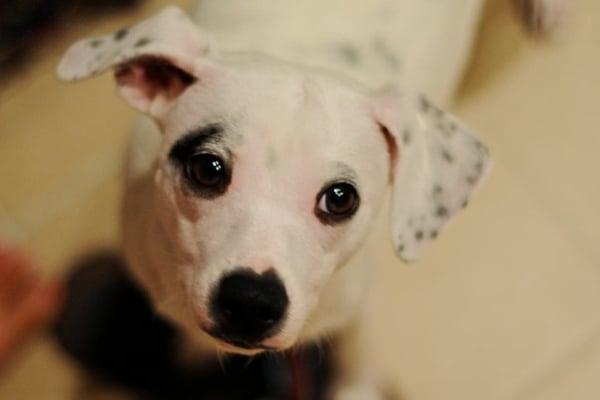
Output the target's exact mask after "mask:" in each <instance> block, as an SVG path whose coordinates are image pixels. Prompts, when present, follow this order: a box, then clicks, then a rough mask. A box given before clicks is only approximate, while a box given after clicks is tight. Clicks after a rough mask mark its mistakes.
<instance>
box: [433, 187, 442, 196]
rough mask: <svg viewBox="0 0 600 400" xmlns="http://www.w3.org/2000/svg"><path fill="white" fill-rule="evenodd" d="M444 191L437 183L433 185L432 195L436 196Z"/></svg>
mask: <svg viewBox="0 0 600 400" xmlns="http://www.w3.org/2000/svg"><path fill="white" fill-rule="evenodd" d="M443 192H444V188H443V187H442V186H441V185H439V184H435V185H433V195H434V196H438V195H440V194H442V193H443Z"/></svg>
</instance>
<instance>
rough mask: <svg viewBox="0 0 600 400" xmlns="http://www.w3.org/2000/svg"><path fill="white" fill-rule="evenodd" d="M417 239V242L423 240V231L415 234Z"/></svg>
mask: <svg viewBox="0 0 600 400" xmlns="http://www.w3.org/2000/svg"><path fill="white" fill-rule="evenodd" d="M415 239H417V241H421V240H423V231H416V232H415Z"/></svg>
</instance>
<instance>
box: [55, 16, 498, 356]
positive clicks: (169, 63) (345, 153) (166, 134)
mask: <svg viewBox="0 0 600 400" xmlns="http://www.w3.org/2000/svg"><path fill="white" fill-rule="evenodd" d="M110 67H113V68H115V70H116V73H115V76H116V79H117V83H118V86H119V89H120V92H121V94H122V96H123V97H124V98H125V99H126V100H127V101H128V102H129V103H130V104H131V105H133V106H134V107H136V108H138V109H140V110H142V111H143V112H145V113H146V114H148V115H150V116H151V117H153V118H154V119H155V120H156V121H157V123H158V125H159V126H160V128H161V131H162V134H163V141H162V150H161V152H160V155H159V157H158V160H157V163H156V166H155V169H154V195H153V201H152V202H149V203H152V204H153V212H154V213H155V225H156V226H155V227H154V229H155V230H156V232H155V234H154V235H153V236H152V237H153V240H158V241H160V242H161V243H160V246H161V247H163V248H165V249H168V251H166V252H165V253H166V254H165V255H164V257H162V258H161V262H160V264H161V265H160V269H158V270H156V269H154V270H153V271H151V272H150V271H149V272H148V277H146V279H142V280H145V281H146V282H145V283H146V286H147V288H148V289H149V291H150V294H151V296H152V297H153V300H154V301H155V302H156V303H157V305H160V309H161V311H162V312H164V313H166V314H167V315H169V316H170V317H171V318H172V319H174V320H176V321H179V322H180V323H181V324H182V325H184V326H185V327H187V328H188V330H190V329H191V330H194V329H195V330H196V331H198V332H202V334H203V335H204V334H207V335H209V336H211V337H212V338H214V339H215V340H216V341H217V343H218V344H219V346H220V347H222V348H224V349H226V350H229V351H234V352H241V353H252V352H256V351H260V350H264V349H274V350H279V349H285V348H288V347H290V346H291V345H293V344H294V343H295V342H296V341H297V340H298V339H299V338H300V337H301V335H302V333H303V331H304V330H305V329H306V328H307V324H310V320H311V318H312V316H313V315H314V313H315V310H316V309H317V308H318V306H319V300H320V298H321V295H322V291H323V290H324V288H325V287H326V285H328V283H329V282H330V280H331V279H332V276H334V274H335V271H336V270H337V269H339V268H342V267H343V265H344V263H345V262H346V261H347V260H348V259H349V257H351V256H352V254H353V253H354V252H355V251H356V250H357V249H358V248H359V247H360V244H361V242H362V241H363V238H364V237H365V235H366V234H367V232H368V230H369V226H370V222H371V221H372V220H373V219H374V218H375V215H376V213H377V212H378V211H379V208H380V206H381V203H382V201H383V199H384V195H385V193H386V191H387V187H388V186H389V184H390V183H391V184H392V186H393V201H392V203H393V211H392V219H393V224H392V231H393V239H394V244H395V246H396V250H397V252H398V254H399V255H400V256H401V257H402V258H404V259H413V258H414V257H415V256H416V253H417V250H418V249H419V248H420V247H421V246H422V244H423V243H425V242H427V241H429V240H431V239H433V238H435V237H436V236H437V234H438V231H439V229H440V228H441V227H442V226H443V225H444V224H445V223H446V222H447V221H448V220H449V218H450V216H451V215H453V214H454V213H455V212H456V211H458V210H459V209H461V208H463V207H464V205H465V204H466V201H467V200H468V196H469V194H470V192H471V191H472V189H473V187H474V186H475V184H476V183H477V181H478V180H479V178H480V177H481V175H482V174H483V173H484V171H485V169H486V165H487V162H486V161H487V152H486V151H485V149H484V148H483V146H482V145H481V144H480V143H479V142H478V141H477V140H475V139H473V138H472V137H471V136H470V135H469V134H468V133H467V132H466V129H465V128H464V126H463V125H462V124H460V123H459V122H458V121H457V120H456V119H454V118H453V117H451V116H449V115H447V114H446V113H444V112H442V111H441V110H439V109H437V108H436V107H434V106H433V105H431V104H430V103H429V102H428V101H427V100H425V99H424V98H422V97H418V96H410V95H407V94H403V95H402V94H398V93H393V92H388V93H386V94H377V95H374V94H369V93H366V92H364V91H362V90H361V89H358V88H357V87H355V86H353V85H351V84H348V83H345V82H343V81H342V80H340V79H337V78H333V77H331V76H328V75H327V74H325V73H322V72H320V71H315V70H309V69H306V68H300V67H294V66H290V65H286V64H284V63H281V62H277V61H273V60H270V59H266V58H259V57H252V56H238V57H219V56H216V55H215V54H214V50H213V49H212V47H211V45H210V44H209V42H207V41H206V39H205V37H204V36H203V35H202V34H201V33H200V32H199V31H198V30H197V28H195V27H194V26H193V25H192V24H191V23H190V22H189V20H187V18H186V17H185V16H184V15H183V14H182V13H181V12H180V11H179V10H177V9H173V8H169V9H167V10H166V11H164V12H162V13H161V14H158V15H157V16H155V17H154V18H152V19H150V20H148V21H145V22H143V23H142V24H140V25H138V26H136V27H134V28H132V29H130V30H128V31H119V32H117V33H116V34H114V35H112V36H106V37H102V38H97V39H91V40H86V41H83V42H80V43H78V44H76V45H75V46H74V47H73V48H72V49H71V50H70V51H69V53H68V54H67V55H66V56H65V59H64V60H63V63H62V64H61V66H60V69H59V73H60V74H61V76H62V77H64V78H66V79H71V80H73V79H78V78H84V77H87V76H89V75H92V74H94V73H97V72H101V71H102V70H104V69H107V68H110ZM156 244H157V243H156ZM157 245H158V244H157ZM150 281H151V282H150ZM149 282H150V283H149ZM157 287H158V288H159V289H156V288H157Z"/></svg>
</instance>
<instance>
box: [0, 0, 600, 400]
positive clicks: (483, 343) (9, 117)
mask: <svg viewBox="0 0 600 400" xmlns="http://www.w3.org/2000/svg"><path fill="white" fill-rule="evenodd" d="M166 3H167V2H166V1H160V0H146V1H142V0H138V1H136V0H110V1H108V0H86V1H76V0H62V1H44V0H21V1H5V2H2V4H0V240H1V241H3V242H9V243H15V244H18V245H20V246H21V247H22V248H23V249H25V250H26V251H28V252H29V253H30V254H31V255H32V257H33V258H34V259H35V261H36V263H38V264H40V265H41V266H42V267H43V269H44V273H45V274H47V275H48V276H53V275H58V274H60V273H61V272H62V271H64V269H65V268H66V266H67V265H68V263H69V261H70V260H72V259H73V258H74V257H76V256H77V255H79V254H82V253H84V252H86V251H88V250H89V249H92V248H98V247H110V246H118V237H119V229H118V225H119V220H118V213H119V198H120V193H121V178H120V170H121V165H122V164H121V162H122V159H123V150H124V148H125V143H126V141H127V138H128V128H129V127H130V125H131V123H132V121H133V119H134V117H135V113H134V112H133V111H132V110H130V109H129V108H127V107H126V106H125V105H124V104H123V103H122V102H121V101H119V100H118V99H117V98H116V96H115V95H114V89H113V84H112V81H111V77H110V76H108V75H106V76H103V77H101V78H99V79H94V80H91V81H89V82H85V83H83V84H79V85H74V86H68V87H67V86H65V85H64V84H61V83H59V82H58V81H57V79H56V78H55V75H54V69H55V66H56V64H57V62H58V60H59V58H60V56H61V54H62V53H63V52H64V50H65V49H66V48H67V47H68V45H69V44H70V43H72V42H73V41H75V40H76V39H78V38H80V37H82V36H88V35H92V34H99V33H104V32H110V31H113V30H115V29H116V28H119V27H121V26H123V25H127V24H130V23H131V22H133V21H136V20H139V19H140V18H142V17H144V16H146V15H148V14H150V13H152V12H153V11H155V10H158V9H160V8H162V7H163V6H164V5H165V4H166ZM168 3H170V4H178V5H181V6H183V7H188V6H189V5H190V4H191V2H190V1H188V0H178V1H169V2H168ZM15 5H16V7H15ZM512 14H513V12H512V10H511V9H510V7H509V4H508V2H506V1H500V0H495V1H490V2H489V4H488V6H487V7H486V9H485V12H484V18H483V20H482V22H481V26H480V32H479V36H478V38H477V42H476V45H475V48H474V52H473V55H472V60H471V64H470V67H469V69H468V71H467V73H466V76H465V79H464V82H463V83H462V85H461V88H460V90H459V93H458V96H457V99H456V102H455V103H454V105H453V108H454V111H455V112H456V113H458V114H459V115H460V116H461V117H462V118H463V119H464V120H466V121H468V122H469V124H470V125H471V126H473V127H474V128H475V129H476V130H477V131H478V132H481V136H482V137H483V138H484V139H485V141H486V142H487V143H488V145H489V147H490V148H491V150H492V153H493V155H494V158H495V169H494V171H493V173H492V175H491V177H490V178H489V180H488V182H487V184H485V185H483V189H482V190H481V192H480V193H479V194H478V195H477V198H476V201H474V202H473V204H472V206H471V207H470V208H469V210H468V212H466V213H465V215H464V216H463V217H462V218H461V219H459V221H460V222H459V223H456V224H454V225H453V227H452V228H451V230H450V231H449V232H451V234H448V235H446V236H445V237H444V239H443V240H440V241H439V243H438V244H436V247H435V250H434V251H430V252H429V254H427V255H426V257H425V258H424V259H423V261H421V262H419V263H418V264H417V265H415V266H406V265H401V264H399V263H398V262H397V261H395V259H393V256H392V255H391V252H388V253H385V254H381V256H380V257H381V259H380V260H378V261H381V262H379V263H377V268H378V271H377V281H378V282H377V284H378V286H377V287H378V288H381V290H379V289H378V291H377V295H376V297H375V299H374V300H373V301H374V304H373V306H375V307H378V308H379V311H380V312H378V313H377V314H376V315H375V314H374V315H372V316H370V317H369V318H370V323H371V326H373V332H372V335H373V337H374V339H375V340H373V347H372V356H373V357H374V358H375V359H376V360H377V362H378V363H379V364H380V365H381V368H382V369H383V370H384V371H385V374H386V375H388V376H390V377H391V379H392V380H393V382H395V384H396V385H397V386H398V388H399V389H400V390H401V391H402V392H403V394H404V396H405V397H406V398H407V399H442V398H443V399H462V400H464V399H474V400H475V399H477V400H482V399H519V400H520V399H527V400H536V399H540V400H542V399H543V400H550V399H561V400H564V399H570V400H579V399H581V400H584V399H596V398H600V312H599V311H598V310H599V308H600V245H599V243H598V240H599V239H600V228H599V227H598V226H599V225H600V210H599V206H598V204H600V178H599V174H600V157H599V156H598V151H599V150H600V135H599V134H598V133H597V130H598V127H599V126H600V109H599V107H600V74H599V71H600V23H599V22H600V19H599V18H600V2H598V1H596V0H580V1H579V2H578V4H577V7H576V9H575V10H574V11H573V12H572V13H571V16H570V18H569V20H568V21H567V23H566V24H565V26H564V27H563V28H562V29H561V31H559V32H557V33H556V34H554V35H553V36H552V37H551V38H549V39H545V40H534V39H532V38H530V37H528V36H527V35H526V34H525V33H524V32H523V30H522V29H521V27H520V26H519V25H518V23H517V22H516V20H515V18H514V17H513V15H512ZM0 329H1V327H0ZM79 378H80V373H79V372H78V370H77V368H76V366H75V365H73V364H72V363H71V362H70V361H69V360H67V359H66V358H65V357H64V356H63V355H61V354H60V352H59V351H58V350H57V349H56V347H55V346H54V344H53V343H52V341H51V340H50V339H46V338H44V337H41V338H39V339H37V340H35V341H34V342H32V343H30V344H29V345H28V346H27V348H26V349H25V351H24V352H22V353H21V354H20V357H19V358H18V359H17V360H16V362H15V363H14V364H13V365H12V366H11V367H10V369H9V370H8V371H6V373H5V374H4V375H3V376H0V399H3V400H4V399H7V400H8V399H67V398H73V396H74V395H75V393H77V387H78V382H79Z"/></svg>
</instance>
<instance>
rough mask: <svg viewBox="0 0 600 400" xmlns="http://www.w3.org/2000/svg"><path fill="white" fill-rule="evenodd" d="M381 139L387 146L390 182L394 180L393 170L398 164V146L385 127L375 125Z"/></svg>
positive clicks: (379, 124)
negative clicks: (381, 136)
mask: <svg viewBox="0 0 600 400" xmlns="http://www.w3.org/2000/svg"><path fill="white" fill-rule="evenodd" d="M377 125H378V127H379V130H380V132H381V134H382V135H383V138H384V139H385V142H386V144H387V150H388V155H389V156H390V182H391V181H392V180H393V179H394V170H395V166H396V163H397V162H398V152H399V151H398V144H397V143H396V139H394V136H393V135H392V133H391V132H390V130H389V129H388V128H387V126H385V125H383V124H381V123H379V122H378V123H377Z"/></svg>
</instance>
